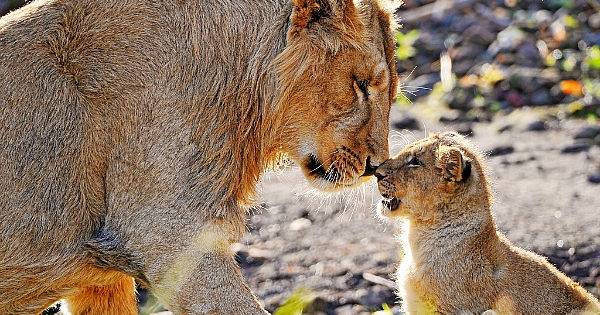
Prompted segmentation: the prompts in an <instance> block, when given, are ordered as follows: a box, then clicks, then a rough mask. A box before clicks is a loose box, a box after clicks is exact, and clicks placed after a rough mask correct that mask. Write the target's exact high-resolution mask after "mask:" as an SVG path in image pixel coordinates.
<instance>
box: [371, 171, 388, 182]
mask: <svg viewBox="0 0 600 315" xmlns="http://www.w3.org/2000/svg"><path fill="white" fill-rule="evenodd" d="M373 175H375V177H376V178H377V180H378V181H380V180H382V179H384V178H386V177H387V175H385V174H383V172H375V174H373Z"/></svg>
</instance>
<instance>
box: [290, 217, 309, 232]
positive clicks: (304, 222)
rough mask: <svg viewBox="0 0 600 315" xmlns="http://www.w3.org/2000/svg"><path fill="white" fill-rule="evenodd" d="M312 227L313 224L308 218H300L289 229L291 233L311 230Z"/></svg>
mask: <svg viewBox="0 0 600 315" xmlns="http://www.w3.org/2000/svg"><path fill="white" fill-rule="evenodd" d="M311 225H312V222H311V221H310V220H309V219H307V218H300V219H296V220H294V221H292V223H290V226H289V229H290V231H300V230H304V229H306V228H309V227H310V226H311Z"/></svg>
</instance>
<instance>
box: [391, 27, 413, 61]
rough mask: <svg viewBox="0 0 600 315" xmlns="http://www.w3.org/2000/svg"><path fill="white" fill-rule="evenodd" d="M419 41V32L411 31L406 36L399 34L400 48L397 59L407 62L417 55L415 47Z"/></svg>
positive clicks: (397, 40)
mask: <svg viewBox="0 0 600 315" xmlns="http://www.w3.org/2000/svg"><path fill="white" fill-rule="evenodd" d="M417 39H419V31H418V30H411V31H409V32H408V33H406V34H403V33H401V32H397V33H396V42H397V43H398V48H396V57H398V59H399V60H406V59H408V58H410V57H413V56H414V55H416V54H417V50H416V49H415V47H413V45H414V44H415V42H416V41H417Z"/></svg>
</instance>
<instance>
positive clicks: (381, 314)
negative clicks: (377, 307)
mask: <svg viewBox="0 0 600 315" xmlns="http://www.w3.org/2000/svg"><path fill="white" fill-rule="evenodd" d="M381 308H382V310H381V311H377V312H375V313H373V315H394V313H392V310H391V309H390V307H389V306H388V305H387V304H386V303H383V305H381Z"/></svg>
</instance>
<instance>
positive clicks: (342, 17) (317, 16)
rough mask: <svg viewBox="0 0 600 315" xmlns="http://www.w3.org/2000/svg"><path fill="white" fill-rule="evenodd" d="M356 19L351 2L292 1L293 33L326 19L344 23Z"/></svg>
mask: <svg viewBox="0 0 600 315" xmlns="http://www.w3.org/2000/svg"><path fill="white" fill-rule="evenodd" d="M357 18H358V15H357V13H356V6H355V5H354V1H353V0H294V10H293V11H292V16H291V21H292V24H293V27H294V30H293V32H299V31H301V30H303V29H308V28H311V26H312V25H313V24H314V23H319V22H322V21H324V20H326V19H329V20H332V21H335V22H336V23H340V22H341V23H346V22H350V21H351V20H355V19H357Z"/></svg>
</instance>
